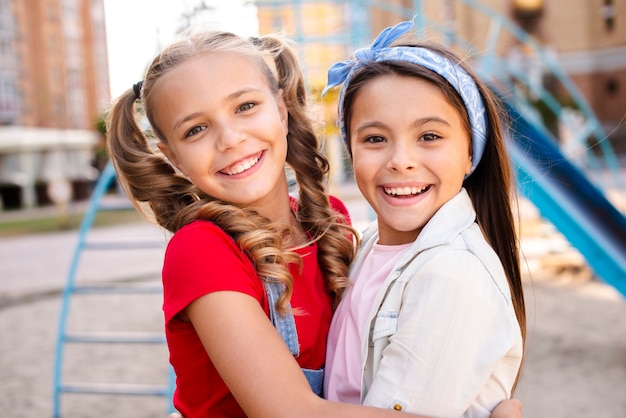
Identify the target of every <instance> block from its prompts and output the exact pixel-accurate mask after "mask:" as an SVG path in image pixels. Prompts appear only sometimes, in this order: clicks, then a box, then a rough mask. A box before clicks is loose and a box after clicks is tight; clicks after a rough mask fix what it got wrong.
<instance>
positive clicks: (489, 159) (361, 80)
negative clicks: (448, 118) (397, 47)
mask: <svg viewBox="0 0 626 418" xmlns="http://www.w3.org/2000/svg"><path fill="white" fill-rule="evenodd" d="M402 46H411V47H413V46H415V47H422V48H428V49H430V50H433V51H434V52H436V53H438V54H439V55H442V56H444V57H446V58H447V59H449V60H451V61H452V62H454V63H456V64H458V65H459V66H461V67H462V68H463V69H464V70H465V71H467V73H468V74H470V75H471V76H472V78H473V79H474V81H475V82H476V85H477V87H478V91H479V92H480V94H481V96H482V98H483V101H484V103H485V110H486V114H487V119H488V126H487V143H486V146H485V150H484V153H483V156H482V158H481V160H480V162H479V164H478V166H477V167H476V169H475V170H474V172H473V173H472V174H471V175H470V176H469V177H468V178H466V179H465V181H464V182H463V187H465V189H466V190H467V192H468V194H469V196H470V198H471V200H472V203H473V205H474V209H475V210H476V221H477V223H478V225H479V226H480V228H481V229H482V231H483V233H484V235H485V237H486V239H487V241H488V242H489V244H490V245H491V246H492V247H493V249H494V250H495V252H496V254H498V257H499V258H500V261H501V263H502V266H503V267H504V271H505V273H506V277H507V281H508V284H509V289H510V291H511V298H512V301H513V308H514V310H515V315H516V317H517V322H518V323H519V327H520V331H521V333H522V338H523V340H524V341H525V339H526V308H525V303H524V293H523V285H522V276H521V271H520V252H519V241H518V238H517V234H516V229H515V225H516V223H515V218H514V216H513V210H512V205H513V203H514V202H516V201H517V195H516V191H515V187H514V176H513V172H512V167H511V161H510V158H509V156H508V153H507V151H506V147H505V142H504V133H503V130H502V125H501V118H504V117H505V115H504V113H503V112H502V110H501V108H500V107H499V106H500V105H499V103H498V101H497V99H496V97H495V95H494V94H493V92H492V91H490V90H489V89H488V88H487V87H486V86H485V85H484V84H483V83H481V82H480V80H478V79H477V78H476V76H475V75H473V73H472V72H471V70H470V69H469V68H468V67H467V66H466V65H464V63H463V62H462V61H461V60H460V59H459V58H458V57H457V56H456V55H455V54H453V53H452V52H450V51H448V50H447V49H444V48H443V47H441V46H439V45H436V44H417V43H416V44H407V43H406V41H404V42H403V43H402ZM383 75H400V76H406V77H418V78H420V79H423V80H426V81H428V82H430V83H432V84H433V85H435V86H437V87H438V88H439V89H440V90H441V92H442V93H443V94H444V96H445V97H446V99H447V100H448V101H449V103H450V104H451V105H452V106H454V107H455V108H456V109H458V111H459V113H460V114H461V118H462V120H463V123H464V127H465V129H466V130H467V132H471V126H470V121H469V117H468V115H467V111H466V109H465V105H464V104H463V100H462V99H461V97H460V96H459V94H458V93H457V92H456V90H455V89H454V88H453V87H452V86H451V85H450V84H449V83H448V82H447V81H446V80H445V79H444V78H443V77H442V76H440V75H439V74H437V73H435V72H434V71H431V70H429V69H427V68H425V67H422V66H419V65H416V64H413V63H410V62H406V61H383V62H370V63H368V64H367V65H365V66H363V67H362V68H361V69H359V71H358V72H357V73H356V74H355V75H354V76H353V77H352V79H351V80H350V83H349V85H348V86H347V87H346V91H345V96H344V102H343V104H344V105H343V109H342V110H343V115H344V124H345V131H346V134H347V135H348V136H349V133H350V125H349V124H350V118H351V114H352V105H353V102H354V98H355V96H356V94H357V92H358V91H359V90H360V88H361V87H363V86H364V85H365V84H367V83H368V82H369V81H371V80H372V79H374V78H377V77H380V76H383ZM346 144H347V146H348V151H349V152H350V155H351V154H352V153H351V151H350V138H349V137H348V138H346ZM470 151H471V150H470Z"/></svg>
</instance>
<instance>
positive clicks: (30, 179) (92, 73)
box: [0, 0, 626, 418]
mask: <svg viewBox="0 0 626 418" xmlns="http://www.w3.org/2000/svg"><path fill="white" fill-rule="evenodd" d="M410 19H413V20H414V21H415V22H416V31H417V34H418V35H419V36H421V37H423V38H426V39H430V40H435V41H438V42H442V43H444V44H446V45H449V46H450V47H452V48H453V49H454V50H455V51H456V52H457V53H459V54H460V55H461V56H462V57H463V58H464V59H466V60H467V62H468V63H469V64H470V65H471V66H472V68H473V69H474V70H475V71H476V73H477V74H478V75H479V77H480V78H481V79H482V80H483V81H485V82H486V83H487V84H488V85H489V86H490V87H491V88H493V89H494V90H495V91H496V92H497V93H498V95H499V96H500V97H501V99H502V102H503V105H504V110H505V112H506V113H507V114H508V117H509V121H510V125H511V129H510V131H509V148H510V152H511V156H512V158H513V162H514V166H515V170H516V175H517V183H518V187H519V194H520V199H521V200H520V213H519V214H520V233H521V240H522V250H523V258H524V271H525V277H526V280H527V287H528V289H527V290H528V291H527V294H528V296H527V303H528V305H529V309H528V311H529V321H530V333H529V339H528V354H527V360H526V366H525V372H524V375H523V378H522V381H521V383H520V386H519V389H518V392H517V394H516V396H517V397H519V398H521V399H522V400H523V401H524V405H525V416H526V417H530V418H533V417H539V418H542V417H546V418H548V417H550V418H558V417H565V416H577V417H616V418H617V417H620V418H623V417H626V398H624V397H623V395H622V394H623V391H624V390H625V389H626V304H625V303H624V302H625V301H624V295H626V220H625V218H624V213H625V212H626V188H625V187H626V186H625V181H626V169H625V167H626V124H625V123H624V122H625V121H624V118H625V115H626V0H481V1H472V0H413V1H410V0H380V1H373V0H371V1H368V0H332V1H315V0H293V1H286V0H266V1H261V0H259V1H247V0H239V1H235V0H231V1H228V2H225V1H221V2H220V1H217V0H204V1H201V0H186V1H166V0H152V1H150V0H28V1H24V0H0V335H2V337H0V367H1V368H0V376H1V378H0V407H2V409H3V410H4V411H10V412H11V414H12V415H16V416H18V417H22V416H23V417H42V416H70V417H90V416H94V417H95V416H103V415H106V414H119V413H124V414H132V415H133V416H155V417H159V416H166V414H167V411H168V410H169V408H170V406H169V402H168V399H169V395H170V394H171V387H172V386H171V375H170V373H169V371H168V368H167V350H166V349H165V348H164V346H163V339H162V335H161V329H162V317H161V311H160V296H159V288H158V287H159V269H160V264H161V257H162V252H163V247H164V245H165V243H166V241H167V237H166V236H165V234H164V233H162V232H161V231H159V230H158V229H156V228H155V227H153V226H151V225H149V224H147V223H146V222H144V221H142V220H141V219H140V218H139V217H138V216H137V215H136V214H135V213H134V211H133V210H132V209H130V208H129V205H128V202H127V201H126V200H125V198H124V196H122V195H121V193H120V191H119V190H118V188H117V187H116V183H115V178H114V173H113V172H112V170H111V167H110V165H109V164H108V161H107V156H106V149H105V147H104V141H105V136H106V129H105V126H104V123H103V120H104V117H105V115H106V110H107V106H108V105H109V103H110V101H111V100H112V98H115V97H116V96H117V95H119V94H121V93H122V92H124V91H125V90H126V89H129V88H131V87H132V85H133V84H134V83H136V82H137V81H139V80H141V79H142V78H143V72H144V70H145V68H146V67H147V65H148V64H149V62H150V60H151V59H152V57H153V56H154V55H155V54H156V53H157V52H158V51H159V50H160V49H161V48H162V47H163V46H165V45H166V44H168V43H169V42H170V41H172V40H173V39H174V38H175V37H176V36H177V34H179V33H181V32H182V31H185V30H188V29H191V30H201V29H221V30H229V31H233V32H235V33H238V34H240V35H245V36H250V35H258V34H265V33H274V32H281V33H283V34H284V35H286V36H287V37H289V38H291V39H293V40H294V41H295V42H296V43H297V44H298V50H299V52H300V59H301V63H302V69H303V71H304V74H305V76H306V79H307V83H308V87H309V90H310V99H311V101H312V102H313V103H314V104H315V106H314V108H315V109H316V110H317V111H319V113H318V115H319V117H320V120H321V121H322V122H323V124H322V127H321V128H320V137H321V139H322V143H323V146H324V148H325V151H326V153H327V155H328V156H329V158H330V160H331V167H332V169H331V176H330V182H329V188H330V191H331V192H332V193H333V194H336V195H339V196H340V197H341V198H343V199H344V200H345V201H346V202H347V204H348V207H349V209H350V211H351V213H352V214H353V218H354V220H355V224H356V225H357V227H363V226H365V225H366V224H367V223H368V222H370V221H372V220H373V218H372V216H373V215H372V212H371V210H369V208H368V207H367V205H366V203H365V202H364V201H363V200H362V199H361V198H360V196H359V193H358V190H357V189H356V187H355V186H354V183H353V180H352V176H351V172H350V165H349V160H348V159H347V157H346V155H345V151H344V150H343V145H342V143H341V141H340V139H339V132H338V129H337V125H336V120H335V118H336V96H335V94H336V92H332V91H331V92H330V93H329V94H327V95H326V96H325V97H324V98H322V97H321V94H320V92H321V90H322V89H323V87H324V85H325V82H326V71H327V69H328V67H329V66H330V65H331V64H332V63H334V62H336V61H340V60H344V59H347V58H348V57H349V56H350V54H351V53H352V52H353V51H354V49H355V48H358V47H363V46H366V45H368V44H369V43H370V42H371V41H372V40H373V37H374V36H375V35H376V34H378V32H379V31H380V30H381V29H383V28H384V27H387V26H391V25H394V24H395V23H397V22H399V21H401V20H410ZM93 237H96V238H103V239H104V240H105V241H107V245H105V246H106V247H108V249H115V250H119V253H118V254H117V255H111V253H106V255H100V254H103V253H98V255H91V253H89V251H87V250H89V245H88V243H87V241H88V238H89V239H91V238H93ZM137 238H139V239H140V241H142V242H141V243H140V244H141V245H136V243H134V242H131V241H135V240H136V239H137ZM139 247H140V249H139V250H138V251H139V255H137V253H136V252H132V251H131V250H130V248H133V249H137V248H139ZM131 253H132V255H131ZM83 283H86V284H87V285H88V286H87V285H85V286H83ZM103 283H105V284H106V286H104V285H103ZM112 283H114V284H115V286H113V285H112ZM120 283H122V284H124V285H127V284H129V283H130V284H132V285H133V287H134V289H133V290H132V291H130V290H129V289H128V288H126V287H124V289H121V290H120V288H119V284H120ZM94 284H96V285H97V286H96V289H95V290H94V288H93V287H94V286H93V285H94ZM134 285H138V287H139V288H140V289H142V290H141V291H140V292H136V287H137V286H134ZM111 287H114V288H115V289H111ZM88 288H89V289H88ZM148 288H150V289H151V290H147V289H148ZM87 293H88V294H89V296H87V301H85V300H79V296H78V295H79V294H87ZM105 293H106V294H107V295H109V296H110V295H111V294H112V295H113V297H112V298H110V299H105V298H106V297H105V295H104V294H105ZM89 298H91V299H89ZM126 309H127V310H126ZM129 324H131V325H129ZM124 326H128V327H130V328H128V329H124ZM81 327H82V330H81V331H89V330H93V328H96V327H102V328H103V329H105V333H104V334H99V335H98V336H97V337H93V336H92V337H89V338H87V337H77V336H75V335H70V331H72V332H73V331H75V330H76V329H81ZM120 328H121V329H122V330H123V331H124V332H125V333H126V334H125V337H124V338H125V339H124V338H122V341H117V340H115V338H114V337H112V336H111V335H110V333H111V332H112V331H118V330H119V329H120ZM145 330H152V332H153V334H155V335H156V336H148V337H146V336H142V337H141V338H140V337H139V336H138V335H137V332H139V331H145ZM11 336H12V337H11ZM113 342H116V343H119V344H112V343H113ZM83 343H89V344H86V345H89V346H90V347H95V348H91V349H90V350H91V351H88V352H82V351H80V350H79V349H78V348H76V347H78V346H81V345H83ZM129 345H130V346H132V347H133V350H134V351H135V354H133V353H132V350H131V349H130V348H129ZM148 346H149V347H150V348H147V347H148ZM112 347H114V348H112ZM120 347H121V348H120ZM138 365H139V366H138ZM137 366H138V367H139V369H140V370H136V367H137ZM98 367H99V368H100V370H98ZM138 374H139V375H142V377H143V378H145V379H147V380H148V381H150V382H152V383H151V384H149V385H143V386H140V387H135V386H133V385H134V383H131V381H132V380H133V379H134V378H135V377H136V376H137V375H138ZM144 374H145V375H144ZM68 375H69V377H68ZM119 378H121V380H122V381H123V384H122V385H121V386H120V385H117V386H115V387H113V386H112V383H113V382H115V379H119ZM76 379H86V380H90V379H91V382H89V383H88V384H87V385H78V384H76V385H74V384H69V383H67V382H68V381H69V380H76ZM99 380H104V381H105V382H107V383H106V384H101V383H96V382H98V381H99ZM155 382H156V383H155ZM153 383H154V384H153ZM128 394H130V395H133V396H130V397H126V396H125V395H128ZM62 399H63V402H61V400H62ZM127 399H131V400H127Z"/></svg>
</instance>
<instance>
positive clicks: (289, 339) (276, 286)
mask: <svg viewBox="0 0 626 418" xmlns="http://www.w3.org/2000/svg"><path fill="white" fill-rule="evenodd" d="M263 285H264V286H265V293H266V294H267V300H268V303H269V305H270V320H271V321H272V325H274V327H275V328H276V330H277V331H278V333H279V334H280V336H281V337H282V339H283V341H285V344H287V347H289V351H291V354H293V356H294V357H298V356H299V355H300V343H299V341H298V332H297V331H296V322H295V319H294V317H293V314H292V313H291V312H287V313H286V314H284V315H281V314H279V313H278V312H277V311H276V301H277V300H278V298H279V297H280V295H281V294H282V293H283V291H284V290H285V285H283V284H282V283H277V282H269V281H263ZM288 307H289V308H291V305H289V306H288ZM302 372H303V373H304V376H305V377H306V379H307V380H308V382H309V385H310V386H311V389H312V390H313V392H314V393H315V394H316V395H318V396H322V389H323V383H324V368H323V367H322V368H321V369H319V370H312V369H305V368H302Z"/></svg>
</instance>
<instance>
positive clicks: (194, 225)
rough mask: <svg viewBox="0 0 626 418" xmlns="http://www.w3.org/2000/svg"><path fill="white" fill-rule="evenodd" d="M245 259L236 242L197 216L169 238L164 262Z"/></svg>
mask: <svg viewBox="0 0 626 418" xmlns="http://www.w3.org/2000/svg"><path fill="white" fill-rule="evenodd" d="M235 260H240V261H244V262H246V261H247V260H248V259H247V257H246V256H245V254H244V253H243V252H242V251H241V250H240V249H239V246H238V245H237V243H236V242H235V241H234V240H233V239H232V238H231V237H230V235H228V234H227V233H226V232H224V230H222V229H221V228H220V227H218V226H217V225H215V224H214V223H212V222H209V221H204V220H197V221H194V222H191V223H190V224H187V225H185V226H184V227H182V228H181V229H179V230H178V231H177V232H176V233H175V234H174V236H172V238H171V239H170V242H169V243H168V245H167V249H166V251H165V262H166V265H168V264H175V265H180V264H184V265H198V264H205V265H206V264H211V263H213V262H219V263H220V264H223V263H228V262H233V261H235Z"/></svg>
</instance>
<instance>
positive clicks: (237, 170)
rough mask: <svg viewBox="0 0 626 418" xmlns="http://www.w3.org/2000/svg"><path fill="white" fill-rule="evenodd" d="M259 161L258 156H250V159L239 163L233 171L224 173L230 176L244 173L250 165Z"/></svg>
mask: <svg viewBox="0 0 626 418" xmlns="http://www.w3.org/2000/svg"><path fill="white" fill-rule="evenodd" d="M258 162H259V158H258V157H254V158H250V159H249V160H245V161H242V162H240V163H239V164H237V165H236V166H235V167H233V169H232V170H231V171H224V173H226V174H228V175H229V176H234V175H235V174H239V173H243V172H244V171H246V170H249V169H250V167H252V166H254V165H255V164H256V163H258Z"/></svg>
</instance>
